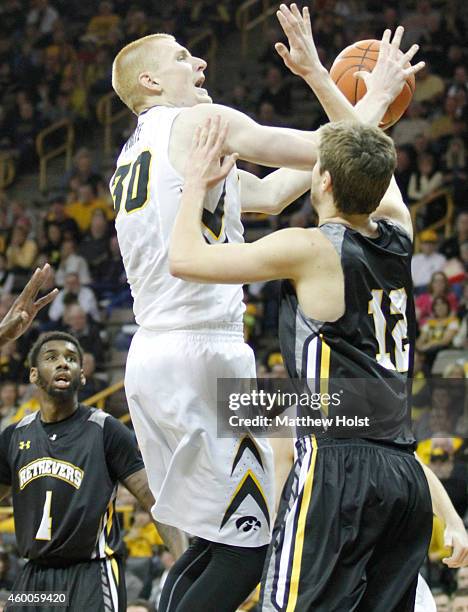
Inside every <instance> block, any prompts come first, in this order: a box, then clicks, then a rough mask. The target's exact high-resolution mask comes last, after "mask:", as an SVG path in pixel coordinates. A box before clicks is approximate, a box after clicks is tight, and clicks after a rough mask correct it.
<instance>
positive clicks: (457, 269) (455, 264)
mask: <svg viewBox="0 0 468 612" xmlns="http://www.w3.org/2000/svg"><path fill="white" fill-rule="evenodd" d="M444 272H445V274H446V275H447V278H448V279H449V281H450V283H451V284H452V285H455V284H460V283H463V281H464V280H465V279H467V278H468V240H465V241H464V242H462V243H461V245H460V257H453V258H452V259H450V260H449V261H448V262H447V263H446V265H445V267H444Z"/></svg>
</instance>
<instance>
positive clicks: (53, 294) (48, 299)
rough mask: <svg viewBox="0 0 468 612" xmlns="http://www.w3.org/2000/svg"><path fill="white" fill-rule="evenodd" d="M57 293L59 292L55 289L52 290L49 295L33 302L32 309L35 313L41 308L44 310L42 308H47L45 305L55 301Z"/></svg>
mask: <svg viewBox="0 0 468 612" xmlns="http://www.w3.org/2000/svg"><path fill="white" fill-rule="evenodd" d="M58 293H59V290H58V289H57V288H55V289H52V291H49V293H47V294H46V295H44V296H43V297H41V298H39V299H38V300H36V301H35V302H34V308H35V309H36V311H38V310H40V309H41V308H44V306H47V304H50V303H51V302H52V300H55V298H56V297H57V295H58Z"/></svg>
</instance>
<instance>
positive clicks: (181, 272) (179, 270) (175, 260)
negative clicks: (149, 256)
mask: <svg viewBox="0 0 468 612" xmlns="http://www.w3.org/2000/svg"><path fill="white" fill-rule="evenodd" d="M169 272H170V273H171V275H172V276H175V277H176V278H181V279H183V280H187V277H188V276H189V274H190V262H189V261H187V259H185V258H181V257H175V256H171V255H169Z"/></svg>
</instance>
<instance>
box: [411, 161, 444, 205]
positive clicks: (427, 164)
mask: <svg viewBox="0 0 468 612" xmlns="http://www.w3.org/2000/svg"><path fill="white" fill-rule="evenodd" d="M417 166H418V168H417V170H416V172H413V173H412V174H411V177H410V180H409V184H408V196H409V198H410V201H412V202H419V200H422V199H423V198H425V197H426V196H428V195H430V194H431V193H434V191H436V190H437V189H439V187H441V186H442V183H443V180H444V177H443V174H442V172H441V171H440V170H437V169H436V166H435V160H434V156H433V155H431V154H429V153H424V154H422V155H421V156H420V157H418V162H417Z"/></svg>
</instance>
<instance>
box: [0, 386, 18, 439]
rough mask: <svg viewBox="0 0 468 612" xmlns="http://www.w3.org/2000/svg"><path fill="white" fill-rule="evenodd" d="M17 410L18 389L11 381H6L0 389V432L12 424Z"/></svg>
mask: <svg viewBox="0 0 468 612" xmlns="http://www.w3.org/2000/svg"><path fill="white" fill-rule="evenodd" d="M17 410H18V387H17V385H16V383H15V382H13V381H12V380H6V381H5V382H4V383H3V384H2V386H1V387H0V431H3V430H4V429H5V428H6V427H8V425H11V423H12V422H13V417H14V416H15V414H16V411H17Z"/></svg>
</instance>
